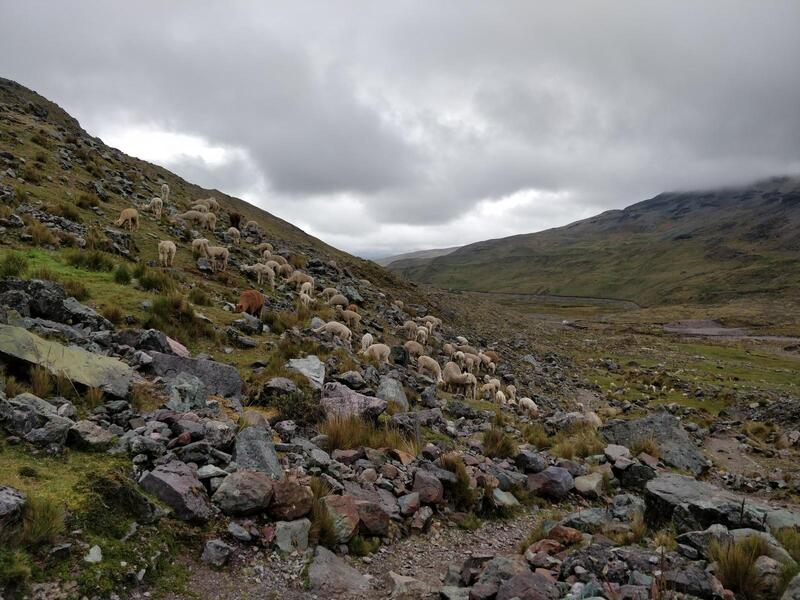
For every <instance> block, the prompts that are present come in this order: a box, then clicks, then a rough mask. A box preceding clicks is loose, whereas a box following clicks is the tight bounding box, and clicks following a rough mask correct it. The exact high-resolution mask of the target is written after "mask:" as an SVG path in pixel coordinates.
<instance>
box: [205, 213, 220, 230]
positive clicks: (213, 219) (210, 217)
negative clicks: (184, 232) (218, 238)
mask: <svg viewBox="0 0 800 600" xmlns="http://www.w3.org/2000/svg"><path fill="white" fill-rule="evenodd" d="M203 222H204V223H205V225H206V229H208V230H209V231H214V228H215V227H216V226H217V215H215V214H214V213H213V212H210V213H205V214H203Z"/></svg>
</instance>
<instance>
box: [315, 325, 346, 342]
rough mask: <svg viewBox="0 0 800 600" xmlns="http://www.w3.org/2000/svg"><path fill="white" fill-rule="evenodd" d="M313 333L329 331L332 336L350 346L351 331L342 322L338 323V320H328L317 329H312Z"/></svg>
mask: <svg viewBox="0 0 800 600" xmlns="http://www.w3.org/2000/svg"><path fill="white" fill-rule="evenodd" d="M312 331H313V332H314V333H330V334H331V335H333V336H334V337H338V338H339V339H340V340H342V341H343V342H345V343H347V345H348V346H351V345H352V343H351V341H350V340H351V339H352V337H353V332H352V331H350V330H349V329H348V328H347V326H346V325H345V324H344V323H339V322H338V321H328V322H327V323H325V325H323V326H322V327H319V328H318V329H312Z"/></svg>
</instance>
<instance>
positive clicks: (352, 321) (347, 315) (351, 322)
mask: <svg viewBox="0 0 800 600" xmlns="http://www.w3.org/2000/svg"><path fill="white" fill-rule="evenodd" d="M337 308H338V311H337V312H338V314H339V316H340V317H341V318H342V319H344V322H345V323H347V326H348V327H352V328H353V329H355V328H356V327H358V325H359V323H361V315H360V314H358V313H355V312H353V311H352V310H342V307H341V306H338V307H337Z"/></svg>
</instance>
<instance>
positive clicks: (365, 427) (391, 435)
mask: <svg viewBox="0 0 800 600" xmlns="http://www.w3.org/2000/svg"><path fill="white" fill-rule="evenodd" d="M320 433H322V434H324V435H326V436H327V442H326V450H328V451H332V450H351V449H353V448H359V447H361V446H365V447H367V448H390V449H396V450H402V451H404V452H408V453H409V454H413V455H415V456H416V455H417V454H419V447H418V444H417V443H416V442H415V441H414V440H412V439H411V438H409V437H407V436H406V435H404V434H403V433H402V432H400V431H398V430H397V429H392V428H391V427H389V426H388V425H386V426H384V427H377V426H376V425H374V424H373V423H370V422H368V421H365V420H364V419H361V418H359V417H357V416H347V417H345V416H331V417H328V418H327V419H326V420H325V421H323V422H322V424H321V425H320Z"/></svg>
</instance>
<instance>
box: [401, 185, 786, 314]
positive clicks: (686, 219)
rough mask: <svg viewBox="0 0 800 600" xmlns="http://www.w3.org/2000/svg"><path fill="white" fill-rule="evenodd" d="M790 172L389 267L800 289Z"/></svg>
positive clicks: (513, 285)
mask: <svg viewBox="0 0 800 600" xmlns="http://www.w3.org/2000/svg"><path fill="white" fill-rule="evenodd" d="M799 226H800V179H798V178H788V177H784V178H776V179H771V180H768V181H764V182H759V183H756V184H753V185H750V186H746V187H742V188H736V189H726V190H716V191H706V192H684V193H669V194H661V195H659V196H657V197H655V198H652V199H650V200H647V201H644V202H640V203H638V204H634V205H633V206H630V207H628V208H626V209H624V210H615V211H608V212H605V213H602V214H600V215H598V216H596V217H592V218H590V219H586V220H583V221H578V222H576V223H573V224H571V225H567V226H565V227H560V228H556V229H550V230H547V231H543V232H539V233H533V234H527V235H518V236H513V237H509V238H503V239H498V240H488V241H485V242H479V243H476V244H471V245H469V246H465V247H463V248H461V249H459V250H456V251H455V252H453V253H451V254H448V255H446V256H442V257H437V258H433V259H430V260H424V259H415V260H413V261H403V262H398V263H394V264H392V265H391V266H390V269H391V270H393V271H395V272H397V273H402V274H403V275H405V276H407V277H409V278H411V279H413V280H415V281H420V282H425V283H429V284H432V285H435V286H438V287H444V288H455V289H464V290H466V289H469V290H480V291H493V290H495V291H503V292H525V293H544V294H559V295H575V296H594V297H606V298H620V299H626V300H632V301H634V302H638V303H640V304H643V305H657V304H665V303H678V302H689V303H691V302H718V301H726V300H730V299H732V298H735V297H741V296H747V295H770V296H779V295H791V296H794V297H796V296H798V294H800V270H799V269H798V268H797V264H798V259H800V227H799Z"/></svg>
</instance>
